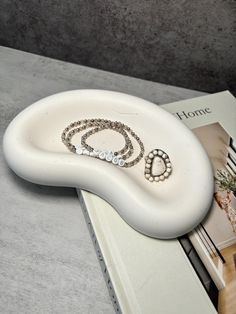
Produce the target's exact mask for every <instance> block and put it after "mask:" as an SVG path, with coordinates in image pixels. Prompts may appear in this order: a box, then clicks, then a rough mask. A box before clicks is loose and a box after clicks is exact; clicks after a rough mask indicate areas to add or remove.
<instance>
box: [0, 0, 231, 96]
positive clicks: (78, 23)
mask: <svg viewBox="0 0 236 314" xmlns="http://www.w3.org/2000/svg"><path fill="white" fill-rule="evenodd" d="M0 44H1V45H5V46H9V47H13V48H17V49H21V50H25V51H29V52H34V53H37V54H42V55H45V56H49V57H53V58H57V59H62V60H65V61H71V62H75V63H78V64H83V65H88V66H92V67H95V68H100V69H104V70H108V71H112V72H117V73H121V74H126V75H131V76H135V77H140V78H144V79H148V80H153V81H157V82H163V83H167V84H172V85H177V86H183V87H187V88H193V89H198V90H202V91H208V92H217V91H220V90H224V89H229V90H231V91H233V92H236V1H235V0H208V1H205V0H198V1H187V0H186V1H184V0H169V1H166V0H165V1H160V0H159V1H158V0H143V1H138V0H113V1H108V0H93V1H92V0H67V1H65V0H59V1H56V0H47V1H46V0H45V1H43V0H11V1H9V0H1V1H0Z"/></svg>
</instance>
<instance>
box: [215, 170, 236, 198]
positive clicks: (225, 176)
mask: <svg viewBox="0 0 236 314" xmlns="http://www.w3.org/2000/svg"><path fill="white" fill-rule="evenodd" d="M215 180H216V184H217V185H218V187H219V189H220V190H222V191H227V192H230V191H232V192H233V194H234V196H236V176H232V175H231V174H230V173H229V172H228V171H225V170H219V169H217V172H216V178H215Z"/></svg>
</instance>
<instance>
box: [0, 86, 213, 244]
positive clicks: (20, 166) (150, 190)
mask: <svg viewBox="0 0 236 314" xmlns="http://www.w3.org/2000/svg"><path fill="white" fill-rule="evenodd" d="M86 118H104V119H110V120H116V121H121V122H123V123H124V124H126V125H128V126H130V127H131V128H132V129H133V130H134V132H135V133H136V134H137V135H138V136H139V137H140V138H141V140H142V142H143V143H144V147H145V153H146V154H148V153H149V152H150V151H151V150H153V149H155V148H160V149H162V150H164V151H165V152H166V153H167V154H168V155H169V157H170V159H171V162H172V166H173V172H172V174H171V175H170V177H169V178H168V179H167V180H165V181H163V182H149V181H148V180H146V179H145V178H144V168H145V160H144V159H142V160H141V161H140V162H139V163H138V164H137V165H135V166H133V167H131V168H122V167H118V166H114V165H113V164H111V163H108V162H105V161H102V160H99V159H97V158H92V157H89V156H83V155H82V156H81V155H77V154H73V153H71V152H70V151H68V150H67V148H66V147H65V146H64V144H63V143H62V141H61V133H62V131H63V129H64V128H65V127H66V126H67V125H68V124H70V123H71V122H74V121H77V120H80V119H86ZM110 132H111V131H110ZM73 140H74V144H76V143H78V144H79V136H78V137H76V136H75V137H74V138H73ZM76 141H77V142H76ZM91 141H92V142H91V143H92V144H93V146H96V145H97V146H99V145H105V146H103V147H100V146H99V147H98V148H105V147H106V148H109V149H111V150H115V149H117V148H118V147H119V148H120V147H121V146H122V144H123V142H122V137H119V135H117V134H114V133H109V131H107V134H105V133H104V134H103V136H102V140H101V135H98V134H97V135H94V136H93V137H92V138H91ZM3 146H4V153H5V157H6V160H7V162H8V164H9V166H10V167H11V168H12V169H13V170H14V171H15V172H16V174H18V175H19V176H21V177H22V178H24V179H26V180H29V181H31V182H34V183H39V184H44V185H55V186H71V187H79V188H81V189H84V190H88V191H90V192H93V193H95V194H97V195H99V196H100V197H102V198H103V199H105V200H106V201H108V202H109V203H110V204H111V205H112V206H113V207H114V208H115V209H116V210H117V212H118V213H119V214H120V216H121V217H122V218H123V219H124V220H125V221H126V222H127V223H128V224H129V225H131V226H132V227H133V228H135V229H136V230H138V231H140V232H142V233H144V234H146V235H149V236H152V237H157V238H173V237H176V236H179V235H181V234H183V233H186V232H188V231H190V230H192V229H193V228H194V227H195V226H196V225H197V224H198V223H199V222H200V221H201V220H202V219H203V218H204V216H205V215H206V213H207V211H208V209H209V207H210V204H211V200H212V193H213V175H212V169H211V165H210V162H209V160H208V157H207V155H206V153H205V151H204V149H203V147H202V146H201V144H200V143H199V141H198V140H197V138H196V137H195V136H194V135H193V133H192V132H191V131H190V130H189V129H188V128H187V127H186V126H184V125H183V124H182V123H181V122H180V121H179V120H177V119H176V118H175V117H174V116H173V115H171V114H169V113H167V112H166V111H164V110H163V109H161V108H159V107H158V106H156V105H155V104H152V103H150V102H148V101H145V100H143V99H140V98H137V97H134V96H130V95H126V94H122V93H117V92H111V91H102V90H75V91H68V92H63V93H59V94H56V95H52V96H50V97H47V98H44V99H42V100H40V101H38V102H36V103H34V104H33V105H31V106H29V107H28V108H26V109H25V110H24V111H22V112H21V113H20V114H19V115H18V116H17V117H16V118H15V119H14V120H13V121H12V122H11V124H10V125H9V127H8V128H7V130H6V133H5V136H4V141H3Z"/></svg>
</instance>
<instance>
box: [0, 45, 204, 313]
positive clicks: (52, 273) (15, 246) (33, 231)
mask: <svg viewBox="0 0 236 314" xmlns="http://www.w3.org/2000/svg"><path fill="white" fill-rule="evenodd" d="M155 70H156V69H155ZM83 88H90V89H91V88H95V89H107V90H114V91H120V92H125V93H128V94H132V95H135V96H139V97H142V98H145V99H147V100H150V101H152V102H154V103H156V104H164V103H169V102H172V101H177V100H182V99H188V98H193V97H197V96H201V95H203V94H204V93H201V92H197V91H193V90H187V89H183V88H178V87H174V86H168V85H164V84H159V83H154V82H150V81H144V80H140V79H136V78H131V77H127V76H122V75H118V74H114V73H110V72H105V71H101V70H97V69H92V68H88V67H84V66H80V65H75V64H71V63H66V62H62V61H58V60H53V59H50V58H46V57H42V56H38V55H34V54H29V53H26V52H22V51H18V50H14V49H10V48H6V47H0V107H1V119H0V134H1V141H2V137H3V134H4V131H5V129H6V127H7V125H8V124H9V122H10V121H11V120H12V119H13V118H14V117H15V116H16V115H17V114H18V113H19V112H20V111H21V110H23V109H24V108H26V107H27V106H29V105H30V104H31V103H33V102H35V101H37V100H39V99H40V98H43V97H46V96H48V95H51V94H54V93H57V92H62V91H66V90H72V89H83ZM16 158H17V156H16ZM0 176H1V181H0V184H1V202H0V313H4V314H9V313H17V314H19V313H21V314H26V313H27V314H28V313H29V314H32V313H34V314H36V313H40V314H41V313H43V314H45V313H53V314H55V313H58V314H59V313H63V314H65V313H68V314H74V313H76V314H77V313H83V314H86V313H90V314H93V313H95V314H99V313H102V314H106V313H114V310H113V307H112V303H111V301H110V297H109V294H108V291H107V288H106V285H105V282H104V280H103V275H102V272H101V270H100V265H99V262H98V260H97V257H96V254H95V251H94V248H93V244H92V241H91V239H90V235H89V231H88V229H87V226H86V223H85V220H84V217H83V212H82V210H81V207H80V204H79V202H78V198H77V194H76V191H75V189H73V188H58V187H45V186H41V185H36V184H32V183H29V182H26V181H24V180H23V179H21V178H19V177H17V176H16V175H15V174H14V173H13V172H12V171H11V170H10V169H9V168H8V167H7V165H6V163H5V161H4V157H3V154H2V149H1V155H0Z"/></svg>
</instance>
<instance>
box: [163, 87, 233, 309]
mask: <svg viewBox="0 0 236 314" xmlns="http://www.w3.org/2000/svg"><path fill="white" fill-rule="evenodd" d="M201 99H204V98H202V97H200V98H197V99H196V100H195V102H194V104H191V106H189V107H188V106H184V107H183V106H178V104H176V103H173V104H169V105H166V106H164V107H165V108H166V109H168V110H169V111H171V112H172V113H173V114H174V115H175V116H176V117H177V118H178V119H180V120H182V121H183V122H184V123H185V124H186V125H188V126H189V127H191V128H192V130H193V132H194V134H195V135H196V136H197V137H198V139H199V140H200V142H201V143H202V144H203V146H204V148H205V150H206V151H207V153H208V156H209V157H210V160H211V163H212V166H213V170H214V178H215V193H214V198H213V203H212V208H211V210H210V212H209V215H208V216H207V217H206V219H205V220H204V221H203V222H202V223H201V224H200V225H199V226H198V227H197V228H196V230H195V231H193V232H192V233H191V234H190V235H189V239H190V241H191V242H192V244H193V246H194V248H195V249H196V251H197V254H198V255H199V256H200V258H201V260H202V262H203V263H204V265H205V267H206V268H207V270H208V272H209V274H210V276H211V278H212V279H213V280H214V283H215V284H216V286H217V288H218V290H219V295H218V302H217V310H218V311H219V313H223V314H233V313H236V310H235V309H236V298H235V293H236V179H235V178H236V101H235V99H234V97H233V96H232V95H230V94H229V93H227V92H224V93H218V94H215V95H212V96H211V102H210V103H208V102H207V103H205V104H204V102H201ZM196 188H197V187H196Z"/></svg>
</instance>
